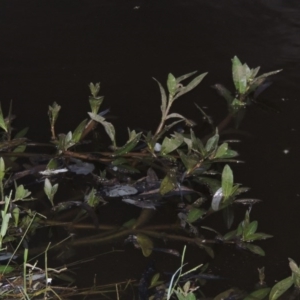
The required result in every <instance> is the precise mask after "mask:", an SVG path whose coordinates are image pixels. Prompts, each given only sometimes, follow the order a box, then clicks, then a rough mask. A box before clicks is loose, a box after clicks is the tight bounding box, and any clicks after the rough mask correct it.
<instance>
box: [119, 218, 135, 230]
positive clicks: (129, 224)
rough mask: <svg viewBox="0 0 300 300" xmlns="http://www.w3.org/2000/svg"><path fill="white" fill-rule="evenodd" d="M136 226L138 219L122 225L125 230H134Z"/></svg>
mask: <svg viewBox="0 0 300 300" xmlns="http://www.w3.org/2000/svg"><path fill="white" fill-rule="evenodd" d="M135 224H136V219H130V220H128V221H126V222H125V223H123V224H122V227H123V228H126V229H132V228H133V227H134V226H135Z"/></svg>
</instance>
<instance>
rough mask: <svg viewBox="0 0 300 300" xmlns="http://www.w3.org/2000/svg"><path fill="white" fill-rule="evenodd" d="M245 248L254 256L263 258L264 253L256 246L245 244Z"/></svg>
mask: <svg viewBox="0 0 300 300" xmlns="http://www.w3.org/2000/svg"><path fill="white" fill-rule="evenodd" d="M246 248H247V249H248V250H250V251H251V252H253V253H255V254H258V255H261V256H265V251H264V250H263V249H262V248H260V247H259V246H257V245H253V244H246Z"/></svg>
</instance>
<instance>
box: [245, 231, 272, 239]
mask: <svg viewBox="0 0 300 300" xmlns="http://www.w3.org/2000/svg"><path fill="white" fill-rule="evenodd" d="M272 237H273V235H270V234H266V233H261V232H257V233H253V234H248V235H246V236H245V241H256V240H265V239H269V238H272Z"/></svg>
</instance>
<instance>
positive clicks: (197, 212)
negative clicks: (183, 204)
mask: <svg viewBox="0 0 300 300" xmlns="http://www.w3.org/2000/svg"><path fill="white" fill-rule="evenodd" d="M204 214H205V210H203V209H199V208H192V209H191V210H190V211H189V213H188V215H187V219H186V221H187V222H188V223H193V222H195V221H197V220H198V219H200V218H202V216H203V215H204Z"/></svg>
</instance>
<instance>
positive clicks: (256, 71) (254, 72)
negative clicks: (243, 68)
mask: <svg viewBox="0 0 300 300" xmlns="http://www.w3.org/2000/svg"><path fill="white" fill-rule="evenodd" d="M259 70H260V67H257V68H255V69H252V70H251V76H250V80H253V79H254V78H255V76H256V75H257V74H258V72H259Z"/></svg>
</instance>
